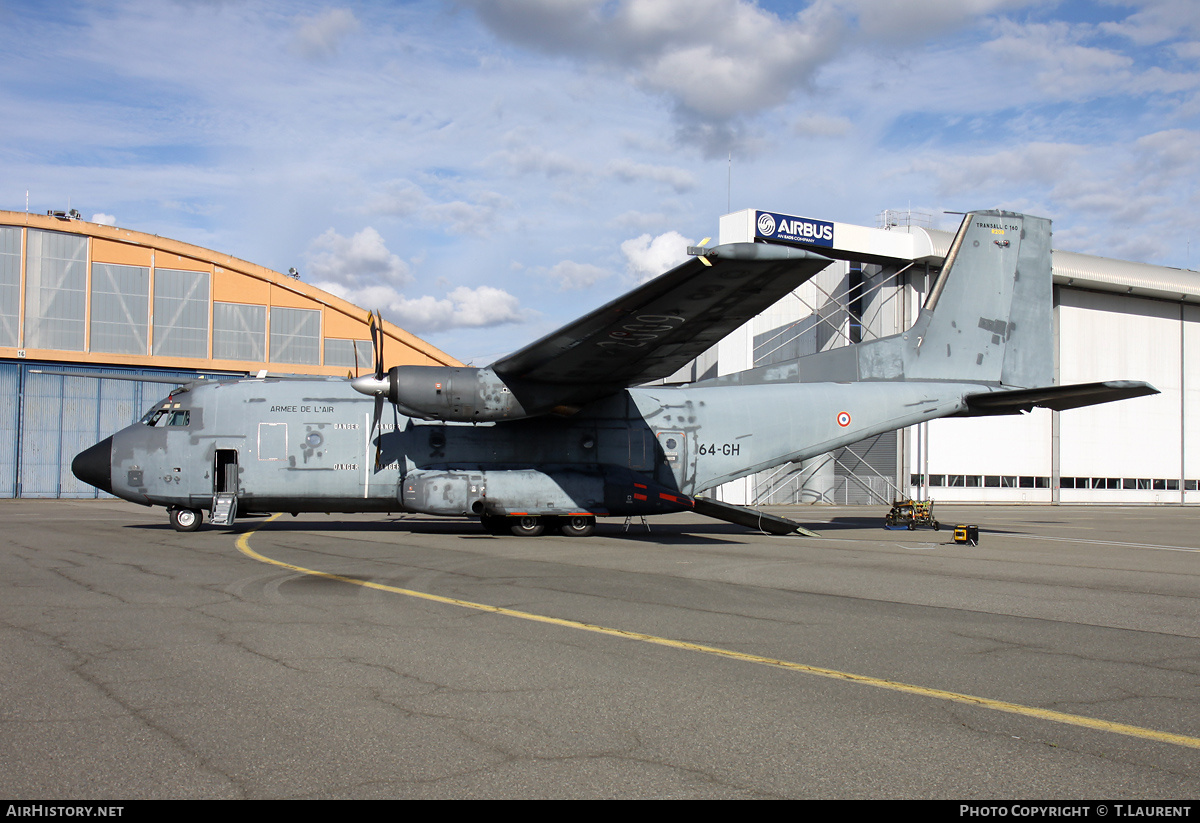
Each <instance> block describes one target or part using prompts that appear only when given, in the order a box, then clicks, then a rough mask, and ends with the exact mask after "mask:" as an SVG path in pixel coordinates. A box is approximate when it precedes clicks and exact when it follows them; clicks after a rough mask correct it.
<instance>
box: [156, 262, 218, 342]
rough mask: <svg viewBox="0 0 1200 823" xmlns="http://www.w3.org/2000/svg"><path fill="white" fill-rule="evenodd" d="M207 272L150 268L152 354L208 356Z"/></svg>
mask: <svg viewBox="0 0 1200 823" xmlns="http://www.w3.org/2000/svg"><path fill="white" fill-rule="evenodd" d="M208 279H209V278H208V272H202V271H180V270H176V269H155V270H154V354H155V355H156V356H167V357H208Z"/></svg>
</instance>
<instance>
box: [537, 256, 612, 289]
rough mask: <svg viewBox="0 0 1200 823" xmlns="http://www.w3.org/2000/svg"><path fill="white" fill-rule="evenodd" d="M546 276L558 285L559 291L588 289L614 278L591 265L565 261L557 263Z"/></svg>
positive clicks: (604, 270) (607, 272)
mask: <svg viewBox="0 0 1200 823" xmlns="http://www.w3.org/2000/svg"><path fill="white" fill-rule="evenodd" d="M546 276H547V277H549V278H550V279H551V280H552V281H554V282H555V283H557V284H558V288H559V291H571V290H573V289H586V288H589V287H591V286H594V285H596V284H597V283H599V282H600V281H601V280H607V279H608V278H609V277H611V276H612V274H611V272H609V271H608V270H607V269H603V268H601V267H600V266H596V265H593V264H591V263H576V262H575V261H574V260H563V261H562V262H560V263H555V264H554V266H553V267H552V268H551V269H550V270H549V271H548V272H546Z"/></svg>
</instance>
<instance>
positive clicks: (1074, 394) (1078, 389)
mask: <svg viewBox="0 0 1200 823" xmlns="http://www.w3.org/2000/svg"><path fill="white" fill-rule="evenodd" d="M1149 394H1158V389H1156V388H1154V387H1153V386H1151V385H1150V384H1149V383H1143V382H1141V381H1138V380H1110V381H1108V382H1107V383H1076V384H1074V385H1071V386H1046V387H1044V388H1040V389H1014V390H1012V391H994V392H979V393H978V394H968V395H967V396H966V397H965V398H964V400H966V402H967V410H966V411H964V412H960V413H959V414H958V415H956V416H958V417H981V416H984V415H992V414H1018V413H1020V412H1027V411H1030V410H1031V409H1034V408H1040V409H1053V410H1054V411H1066V410H1067V409H1078V408H1082V407H1083V406H1094V405H1095V404H1097V403H1110V402H1112V401H1113V400H1128V399H1129V398H1131V397H1145V396H1146V395H1149Z"/></svg>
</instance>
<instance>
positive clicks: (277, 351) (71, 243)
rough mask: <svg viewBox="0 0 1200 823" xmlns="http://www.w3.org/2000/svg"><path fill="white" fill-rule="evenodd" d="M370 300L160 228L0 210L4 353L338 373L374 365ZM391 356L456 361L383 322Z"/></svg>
mask: <svg viewBox="0 0 1200 823" xmlns="http://www.w3.org/2000/svg"><path fill="white" fill-rule="evenodd" d="M367 322H368V313H367V310H366V309H363V308H360V307H358V306H355V305H354V304H352V303H348V302H346V301H345V300H342V299H341V298H339V297H335V296H334V295H332V294H329V293H328V292H324V291H322V290H321V289H318V288H315V287H314V286H311V285H308V284H307V283H303V282H301V281H299V280H294V279H292V278H291V277H288V276H287V275H283V274H279V273H278V272H274V271H271V270H270V269H266V268H263V267H262V266H258V265H255V264H254V263H248V262H246V261H245V260H239V259H237V258H236V257H229V256H228V255H224V254H221V253H219V252H215V251H210V250H208V249H203V248H200V247H199V246H193V245H191V244H189V243H182V242H179V241H178V240H170V239H168V238H165V237H159V236H157V235H151V234H144V233H142V232H136V231H130V230H128V229H119V228H115V227H112V226H102V225H99V224H97V223H88V222H86V221H83V220H72V219H64V218H60V217H54V216H49V215H45V216H44V215H38V214H29V213H27V212H14V211H0V358H13V359H17V358H26V359H30V360H56V361H65V362H77V363H97V364H100V363H103V364H110V365H111V364H119V365H128V366H156V367H164V366H165V367H175V368H187V369H199V370H213V371H231V372H255V371H258V370H260V369H263V368H269V369H270V370H271V371H273V372H287V373H294V374H325V375H344V374H346V371H347V369H353V368H354V367H355V357H356V355H357V359H358V368H359V370H360V371H368V370H370V369H371V368H372V365H373V363H374V355H373V351H372V348H371V334H370V330H369V327H368V325H367ZM383 329H384V334H385V336H386V337H387V341H386V342H385V343H384V357H385V359H386V361H387V363H386V364H387V365H388V366H396V365H451V366H458V365H462V364H461V363H459V362H458V361H457V360H455V359H454V358H453V357H451V356H450V355H448V354H446V353H445V352H443V351H441V350H439V349H437V348H436V347H434V346H431V345H430V344H429V343H426V342H425V341H424V340H421V339H420V338H418V337H415V336H414V335H412V334H409V333H408V332H406V331H404V330H403V329H401V328H399V327H398V326H396V325H394V324H392V323H388V322H387V321H384V323H383Z"/></svg>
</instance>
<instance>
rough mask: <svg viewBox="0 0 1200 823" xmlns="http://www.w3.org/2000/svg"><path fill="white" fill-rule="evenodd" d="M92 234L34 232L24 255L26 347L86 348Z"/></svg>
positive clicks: (79, 349) (31, 230) (74, 349)
mask: <svg viewBox="0 0 1200 823" xmlns="http://www.w3.org/2000/svg"><path fill="white" fill-rule="evenodd" d="M86 308H87V238H86V237H80V236H78V235H74V234H64V233H63V232H57V231H38V230H37V229H30V230H29V239H28V248H27V250H26V257H25V347H26V348H30V349H64V350H67V351H83V330H84V325H83V324H84V312H85V310H86Z"/></svg>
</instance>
